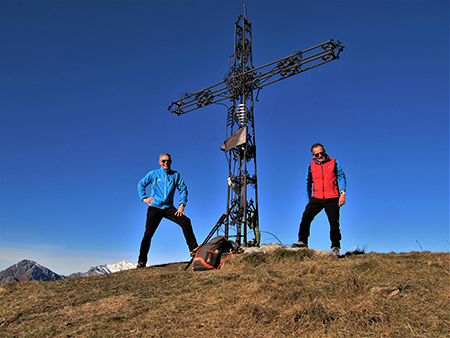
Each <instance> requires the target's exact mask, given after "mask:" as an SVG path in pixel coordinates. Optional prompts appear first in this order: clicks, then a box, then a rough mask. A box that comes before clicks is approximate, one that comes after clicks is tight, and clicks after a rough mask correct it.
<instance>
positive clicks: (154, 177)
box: [137, 154, 198, 268]
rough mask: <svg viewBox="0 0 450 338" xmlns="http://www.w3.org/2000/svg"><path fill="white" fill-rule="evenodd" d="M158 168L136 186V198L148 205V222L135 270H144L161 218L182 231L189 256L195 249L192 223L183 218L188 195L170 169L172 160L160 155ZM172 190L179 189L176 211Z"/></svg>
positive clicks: (179, 177) (195, 243)
mask: <svg viewBox="0 0 450 338" xmlns="http://www.w3.org/2000/svg"><path fill="white" fill-rule="evenodd" d="M159 164H160V165H161V168H160V169H157V170H152V171H150V172H149V173H148V174H147V175H145V177H144V178H143V179H142V180H140V181H139V183H138V192H139V197H140V199H141V201H143V202H145V203H147V204H148V210H147V222H146V225H145V232H144V237H143V238H142V242H141V248H140V251H139V259H138V265H137V267H138V268H144V267H145V266H146V264H147V256H148V251H149V250H150V243H151V240H152V237H153V235H154V234H155V231H156V229H157V228H158V226H159V223H161V220H162V219H163V218H167V219H169V220H171V221H173V222H175V223H177V224H178V225H179V226H180V227H181V228H182V229H183V234H184V237H185V239H186V244H187V245H188V247H189V250H190V252H191V255H193V254H194V252H195V250H196V249H197V248H198V245H197V240H196V238H195V235H194V231H193V230H192V225H191V220H190V219H189V218H188V217H186V215H185V214H184V207H185V206H186V203H187V195H188V192H187V187H186V184H185V183H184V181H183V179H182V178H181V175H180V174H179V173H178V172H176V171H174V170H171V169H170V166H171V165H172V159H171V157H170V155H169V154H162V155H160V157H159ZM148 185H151V188H152V189H151V194H150V197H148V196H147V193H146V190H145V188H146V187H147V186H148ZM175 189H178V191H179V193H180V202H179V206H178V209H176V208H175V207H174V205H173V197H174V195H175Z"/></svg>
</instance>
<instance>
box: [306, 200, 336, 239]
mask: <svg viewBox="0 0 450 338" xmlns="http://www.w3.org/2000/svg"><path fill="white" fill-rule="evenodd" d="M323 209H325V213H326V214H327V216H328V221H329V222H330V240H331V247H337V248H340V247H341V238H342V236H341V231H340V228H339V210H340V207H339V198H330V199H318V198H314V197H311V200H310V201H309V203H308V204H307V205H306V208H305V211H304V212H303V216H302V221H301V223H300V231H299V233H298V239H299V241H302V242H303V243H305V244H306V245H308V237H309V235H310V228H311V222H312V221H313V219H314V218H315V217H316V216H317V214H318V213H319V212H321V211H322V210H323Z"/></svg>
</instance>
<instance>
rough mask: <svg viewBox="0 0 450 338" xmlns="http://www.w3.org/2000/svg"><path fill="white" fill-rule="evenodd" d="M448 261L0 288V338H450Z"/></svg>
mask: <svg viewBox="0 0 450 338" xmlns="http://www.w3.org/2000/svg"><path fill="white" fill-rule="evenodd" d="M449 262H450V254H448V253H430V252H423V253H418V252H412V253H401V254H396V253H390V254H377V253H370V254H362V255H353V256H346V257H344V258H342V259H337V258H335V257H330V256H326V257H322V256H316V255H315V254H314V253H313V251H309V250H301V251H297V252H295V251H287V250H283V249H281V250H276V251H273V252H270V253H268V254H261V253H255V254H245V255H242V254H241V255H237V256H234V257H233V258H232V259H229V260H228V261H226V262H225V263H224V266H223V267H222V269H221V270H219V271H207V272H193V271H192V270H188V271H187V272H185V271H184V267H185V264H183V263H175V264H169V265H167V266H159V267H149V268H145V269H135V270H129V271H124V272H119V273H115V274H110V275H104V276H100V277H87V278H81V279H74V280H64V281H56V282H26V283H10V284H7V285H4V286H3V287H1V288H0V309H1V310H0V311H1V313H0V336H2V337H229V338H233V337H402V338H404V337H449V336H450V283H449V282H450V271H449Z"/></svg>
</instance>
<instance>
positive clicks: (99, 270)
mask: <svg viewBox="0 0 450 338" xmlns="http://www.w3.org/2000/svg"><path fill="white" fill-rule="evenodd" d="M135 267H136V264H133V263H130V262H128V261H119V262H116V263H112V264H105V265H97V266H94V267H92V268H90V269H89V270H88V271H86V272H76V273H73V274H71V275H69V278H79V277H89V276H101V275H105V274H109V273H114V272H119V271H124V270H129V269H134V268H135Z"/></svg>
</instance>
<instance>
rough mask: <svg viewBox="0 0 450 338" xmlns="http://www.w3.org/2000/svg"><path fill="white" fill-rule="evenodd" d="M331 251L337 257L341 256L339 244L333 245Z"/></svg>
mask: <svg viewBox="0 0 450 338" xmlns="http://www.w3.org/2000/svg"><path fill="white" fill-rule="evenodd" d="M331 252H332V253H333V255H335V256H336V257H339V256H340V253H339V248H338V247H337V246H333V247H332V248H331Z"/></svg>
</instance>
